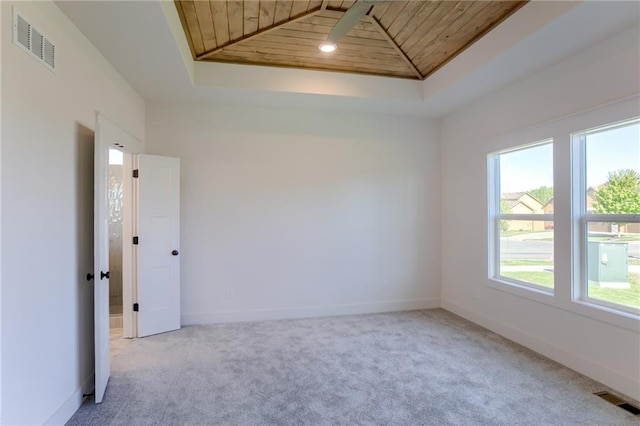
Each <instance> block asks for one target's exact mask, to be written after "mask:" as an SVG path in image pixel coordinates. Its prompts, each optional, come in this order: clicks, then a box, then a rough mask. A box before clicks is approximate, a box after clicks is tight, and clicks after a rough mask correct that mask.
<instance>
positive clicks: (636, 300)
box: [587, 222, 640, 309]
mask: <svg viewBox="0 0 640 426" xmlns="http://www.w3.org/2000/svg"><path fill="white" fill-rule="evenodd" d="M587 230H588V238H587V279H588V282H589V285H588V289H587V295H588V296H589V297H590V298H592V299H598V300H602V301H605V302H609V303H616V304H619V305H623V306H627V307H631V308H636V309H640V223H601V222H589V223H588V225H587Z"/></svg>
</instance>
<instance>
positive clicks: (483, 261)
mask: <svg viewBox="0 0 640 426" xmlns="http://www.w3.org/2000/svg"><path fill="white" fill-rule="evenodd" d="M639 40H640V37H639V29H638V27H635V28H631V29H628V30H626V31H624V32H622V33H621V34H619V35H618V36H616V37H614V38H612V39H609V40H607V41H604V42H602V43H601V44H598V45H595V46H593V47H591V48H589V49H588V50H586V51H583V52H581V53H579V54H577V55H576V56H573V57H571V58H568V59H566V60H564V61H563V62H561V63H558V64H556V65H555V66H553V67H550V68H548V69H546V70H544V71H542V72H540V73H538V74H536V75H534V76H532V77H531V78H528V79H526V80H524V81H521V82H519V83H517V84H515V85H513V86H511V87H508V88H505V89H503V90H501V91H499V92H497V93H494V94H493V95H491V96H488V97H486V98H484V99H482V100H480V101H478V102H475V103H473V104H472V105H470V106H468V107H466V108H464V109H462V110H460V111H458V112H455V113H453V114H451V115H449V116H447V117H445V118H444V119H443V121H442V129H441V131H442V170H443V173H442V250H443V251H442V275H443V277H442V278H443V279H442V287H443V306H444V307H445V308H446V309H449V310H451V311H453V312H455V313H458V314H460V315H462V316H464V317H466V318H469V319H471V320H472V321H475V322H477V323H479V324H481V325H483V326H485V327H487V328H490V329H492V330H494V331H496V332H498V333H500V334H503V335H505V336H507V337H509V338H511V339H513V340H515V341H517V342H520V343H522V344H524V345H526V346H529V347H531V348H533V349H534V350H536V351H538V352H541V353H543V354H544V355H547V356H549V357H551V358H553V359H556V360H558V361H560V362H561V363H563V364H566V365H568V366H569V367H571V368H573V369H575V370H578V371H580V372H582V373H584V374H586V375H588V376H591V377H593V378H595V379H596V380H599V381H601V382H603V383H604V384H606V385H609V386H611V387H613V388H614V389H616V390H618V391H620V392H623V393H626V394H628V395H630V396H632V397H634V398H636V399H639V398H640V381H639V378H640V363H639V362H638V360H640V334H639V329H640V327H639V326H638V322H637V321H635V322H634V321H632V320H629V319H627V320H626V321H622V320H620V321H617V318H616V316H615V315H607V314H606V313H602V312H594V310H593V309H592V310H587V309H583V310H579V309H578V307H577V306H575V305H576V304H575V303H571V301H570V291H571V290H570V282H569V279H570V276H571V270H570V263H569V261H568V249H569V247H570V245H569V241H570V238H571V232H570V226H571V219H570V216H569V215H570V210H569V209H568V207H567V206H568V200H569V197H570V188H569V187H568V185H564V186H563V187H558V186H556V198H557V199H558V200H560V201H561V204H562V206H564V207H563V208H562V209H561V208H560V207H558V208H557V210H556V251H558V248H560V249H563V250H564V251H563V253H564V254H563V256H564V257H563V259H565V260H567V262H566V263H565V262H561V263H558V262H556V265H555V269H556V293H557V294H558V296H557V297H556V298H555V299H557V300H555V299H554V300H544V297H538V298H535V297H532V298H529V297H522V294H521V293H518V292H515V291H514V292H508V291H501V290H498V289H496V288H495V287H492V286H491V285H490V280H489V279H488V278H487V276H488V273H487V264H488V260H487V255H486V253H487V245H488V243H487V180H486V175H487V171H486V165H487V154H488V153H489V152H491V151H493V150H496V149H501V148H506V146H498V145H497V143H496V140H497V139H496V138H498V137H499V138H498V139H499V140H500V141H504V140H508V139H509V138H510V135H511V134H513V135H514V138H513V140H514V141H518V142H517V143H521V141H520V140H518V137H516V134H517V133H518V132H515V131H516V130H519V129H525V128H530V129H529V130H527V131H524V133H527V132H528V133H530V134H535V133H536V131H537V130H536V129H538V128H539V127H540V126H539V125H540V124H541V123H545V124H542V127H543V128H546V129H557V126H559V125H560V124H562V125H565V124H567V123H568V122H567V121H566V120H569V119H568V118H567V119H566V120H565V121H562V122H549V120H555V119H558V118H561V117H564V116H567V115H570V114H576V113H582V112H583V111H586V110H588V109H591V108H594V107H598V106H602V105H606V104H608V103H610V102H614V101H616V100H620V99H624V98H627V97H629V96H631V95H634V94H638V93H640V80H639V79H638V70H639V69H640V58H639V53H640V50H639ZM634 105H635V106H634ZM622 107H624V108H626V109H627V110H628V109H629V108H631V109H632V110H633V111H636V112H635V113H636V114H640V105H638V100H637V98H636V99H635V100H631V101H627V102H621V103H619V104H616V105H614V106H612V107H609V109H607V108H605V109H602V110H597V111H595V112H590V113H588V114H586V115H585V114H581V115H578V116H575V117H577V118H571V120H574V119H575V120H578V119H586V118H589V119H592V118H590V117H599V116H602V117H604V116H605V115H607V114H608V113H606V114H605V112H604V111H609V112H610V110H612V109H613V110H615V109H616V108H622ZM613 115H614V116H615V114H613ZM587 116H588V117H587ZM534 125H535V126H534ZM532 126H534V127H532ZM545 126H546V127H545ZM574 130H581V128H576V129H574ZM522 133H523V132H520V134H522ZM538 133H540V132H538ZM505 135H506V136H505ZM548 136H557V135H556V134H553V133H552V134H550V135H547V137H548ZM535 140H536V139H534V140H530V141H529V142H535ZM556 145H557V147H556V149H555V152H556V153H560V154H561V156H563V159H567V158H568V157H569V140H568V138H566V139H562V137H561V138H560V139H559V140H558V142H557V143H556ZM555 171H556V173H559V174H561V175H563V176H565V177H568V173H569V172H568V167H567V166H566V164H565V165H558V164H556V169H555ZM566 181H567V180H566V179H565V182H566ZM556 182H558V181H556ZM469 206H475V208H474V209H473V210H470V209H469ZM561 210H562V211H561ZM559 241H560V242H561V244H558V242H559ZM547 299H549V298H547ZM616 324H617V325H616Z"/></svg>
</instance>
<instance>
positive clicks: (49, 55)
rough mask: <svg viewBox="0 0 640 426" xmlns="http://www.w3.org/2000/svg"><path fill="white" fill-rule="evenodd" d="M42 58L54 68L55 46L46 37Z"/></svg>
mask: <svg viewBox="0 0 640 426" xmlns="http://www.w3.org/2000/svg"><path fill="white" fill-rule="evenodd" d="M43 59H44V62H45V63H46V64H47V65H49V66H50V67H51V68H52V69H55V68H56V47H55V46H54V45H53V43H51V42H50V41H49V40H48V39H45V40H44V55H43Z"/></svg>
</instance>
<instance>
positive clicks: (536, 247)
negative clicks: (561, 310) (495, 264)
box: [500, 220, 554, 288]
mask: <svg viewBox="0 0 640 426" xmlns="http://www.w3.org/2000/svg"><path fill="white" fill-rule="evenodd" d="M553 236H554V235H553V222H551V221H542V220H535V221H531V220H501V221H500V275H501V276H503V277H508V278H513V279H516V280H519V281H524V282H527V283H532V284H537V285H540V286H544V287H549V288H553Z"/></svg>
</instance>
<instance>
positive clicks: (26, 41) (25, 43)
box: [15, 15, 31, 50]
mask: <svg viewBox="0 0 640 426" xmlns="http://www.w3.org/2000/svg"><path fill="white" fill-rule="evenodd" d="M16 17H17V19H16V21H17V23H16V37H15V39H16V40H17V42H18V44H19V45H21V46H22V47H24V48H25V49H27V50H31V25H29V23H28V22H27V21H25V20H24V19H22V16H20V15H16Z"/></svg>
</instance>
